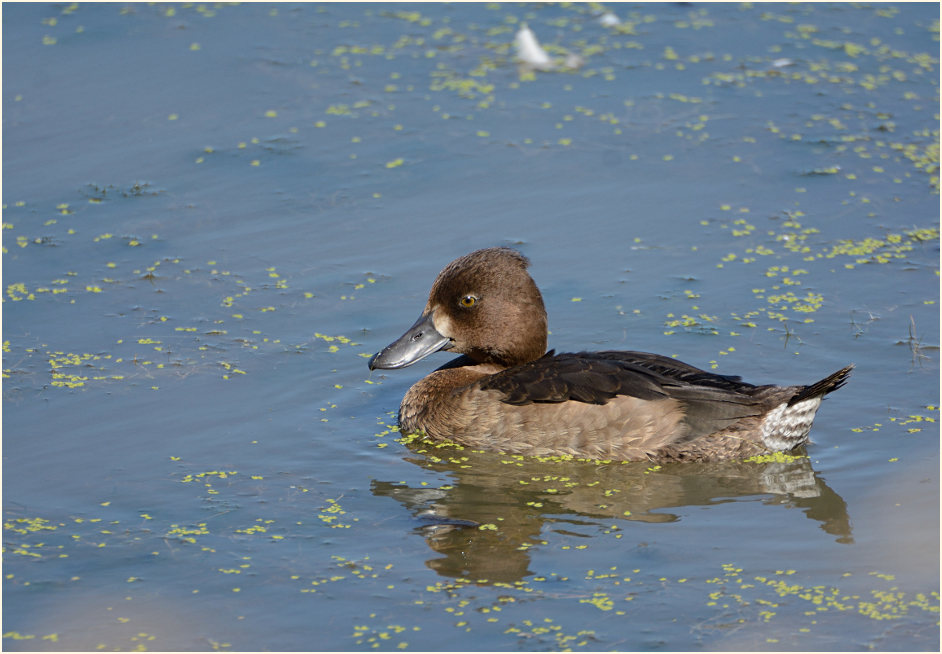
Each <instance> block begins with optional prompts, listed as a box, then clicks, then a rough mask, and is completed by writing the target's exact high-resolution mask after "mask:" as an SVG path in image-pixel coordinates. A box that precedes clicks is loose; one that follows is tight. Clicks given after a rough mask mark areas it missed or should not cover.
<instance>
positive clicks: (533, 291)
mask: <svg viewBox="0 0 942 654" xmlns="http://www.w3.org/2000/svg"><path fill="white" fill-rule="evenodd" d="M529 263H530V262H529V261H528V260H527V258H526V257H525V256H523V255H522V254H520V253H519V252H517V251H516V250H512V249H510V248H488V249H486V250H478V251H476V252H472V253H471V254H467V255H465V256H463V257H460V258H458V259H455V260H454V261H452V262H451V263H450V264H448V265H447V266H445V269H444V270H442V271H441V272H440V273H439V274H438V277H437V278H436V279H435V283H434V284H432V290H431V292H429V298H428V304H426V305H425V310H424V311H423V312H422V315H421V316H420V317H419V319H418V320H417V321H416V322H415V324H414V325H412V327H410V328H409V330H408V331H407V332H406V333H405V334H403V335H402V336H401V337H400V338H399V340H397V341H396V342H394V343H392V344H390V345H388V346H386V347H385V348H384V349H383V350H382V352H379V353H378V354H376V355H375V356H373V358H372V359H370V364H369V365H370V370H375V369H376V368H404V367H405V366H409V365H412V364H413V363H415V362H416V361H419V360H420V359H424V358H425V357H427V356H428V355H430V354H432V353H433V352H438V351H440V350H445V351H448V352H456V353H460V354H465V355H467V356H468V357H470V358H471V359H472V360H473V361H475V362H476V363H494V364H497V365H500V366H505V367H510V366H515V365H519V364H521V363H526V362H527V361H533V360H534V359H538V358H540V357H541V356H543V354H544V353H545V352H546V309H545V308H544V307H543V297H542V296H541V295H540V289H538V288H537V287H536V284H535V283H534V281H533V279H532V278H531V277H530V275H529V273H527V266H528V265H529Z"/></svg>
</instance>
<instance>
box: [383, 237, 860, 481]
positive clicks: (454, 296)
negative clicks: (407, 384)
mask: <svg viewBox="0 0 942 654" xmlns="http://www.w3.org/2000/svg"><path fill="white" fill-rule="evenodd" d="M529 264H530V262H529V260H528V259H527V258H526V257H525V256H524V255H523V254H521V253H520V252H519V251H517V250H515V249H513V248H508V247H492V248H486V249H482V250H477V251H475V252H471V253H470V254H467V255H464V256H462V257H459V258H458V259H455V260H454V261H452V262H451V263H450V264H448V265H447V266H445V268H444V269H443V270H442V271H441V272H440V273H439V274H438V277H436V279H435V281H434V283H433V284H432V288H431V291H430V292H429V297H428V302H427V303H426V305H425V309H424V310H423V311H422V314H421V315H420V316H419V319H418V320H416V321H415V323H414V324H413V325H412V326H411V327H410V328H409V329H408V330H407V331H406V332H405V333H404V334H403V335H402V336H401V337H400V338H398V339H397V340H395V341H394V342H392V343H391V344H389V345H388V346H386V347H385V348H383V349H382V350H381V351H380V352H378V353H376V354H375V355H374V356H372V357H371V358H370V360H369V368H370V370H377V369H381V370H393V369H398V368H404V367H406V366H411V365H413V364H414V363H416V362H418V361H421V360H422V359H424V358H425V357H427V356H430V355H432V354H434V353H436V352H440V351H444V352H452V353H456V354H458V355H459V356H458V357H457V358H455V359H453V360H451V361H450V362H448V363H446V364H445V365H443V366H441V367H440V368H438V369H437V370H435V371H434V372H432V373H430V374H429V375H428V376H426V377H424V378H422V379H420V380H419V381H418V382H416V383H415V384H414V385H413V386H412V387H411V388H410V389H409V390H408V391H407V392H406V394H405V396H404V397H403V399H402V403H401V405H400V407H399V428H400V431H402V432H404V433H407V434H411V433H414V434H421V435H423V436H424V437H426V438H428V439H430V440H432V441H436V442H438V441H442V442H451V443H455V444H458V445H461V446H465V447H470V448H472V449H482V450H493V451H497V452H501V453H505V454H519V455H525V456H535V457H569V458H576V459H592V460H612V461H653V462H659V463H660V462H673V461H691V462H695V461H700V462H703V461H721V460H731V459H747V458H751V457H756V456H762V455H771V454H774V453H776V452H787V451H790V450H793V449H795V448H798V447H800V446H802V445H804V444H805V443H807V442H808V437H809V436H808V435H809V432H810V430H811V426H812V423H813V421H814V417H815V414H816V412H817V410H818V408H819V407H820V406H821V401H822V399H823V398H824V396H825V395H827V394H828V393H831V392H832V391H835V390H837V389H838V388H840V387H841V386H843V385H844V384H845V383H846V382H847V380H848V378H849V376H850V374H851V371H852V370H853V368H854V366H853V364H851V365H848V366H846V367H844V368H841V369H840V370H838V371H837V372H835V373H833V374H831V375H828V376H827V377H825V378H824V379H822V380H821V381H818V382H815V383H813V384H810V385H807V386H776V385H760V386H756V385H752V384H748V383H746V382H744V381H742V379H741V378H740V377H735V376H728V375H720V374H715V373H712V372H707V371H705V370H701V369H699V368H696V367H694V366H692V365H688V364H686V363H683V362H681V361H679V360H677V359H674V358H672V357H667V356H663V355H659V354H650V353H647V352H633V351H600V352H574V353H560V354H557V353H556V352H555V351H554V350H549V351H547V338H548V331H547V315H546V308H545V306H544V304H543V296H542V295H541V293H540V290H539V288H538V287H537V285H536V283H535V282H534V281H533V278H532V277H531V276H530V274H529V272H528V271H527V268H528V267H529Z"/></svg>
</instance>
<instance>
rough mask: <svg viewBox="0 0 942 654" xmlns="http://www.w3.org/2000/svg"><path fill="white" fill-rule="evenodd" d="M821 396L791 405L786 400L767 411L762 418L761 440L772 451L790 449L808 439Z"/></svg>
mask: <svg viewBox="0 0 942 654" xmlns="http://www.w3.org/2000/svg"><path fill="white" fill-rule="evenodd" d="M820 406H821V398H820V397H813V398H811V399H809V400H803V401H801V402H798V403H796V404H793V405H791V406H788V403H787V402H783V403H782V404H779V405H778V406H777V407H775V408H774V409H772V410H771V411H769V412H768V413H767V414H766V416H765V419H763V420H762V426H761V430H762V442H763V443H765V446H766V447H768V448H769V449H770V450H773V451H781V450H790V449H792V448H793V447H797V446H798V445H801V444H802V443H804V442H805V441H807V440H808V432H810V431H811V424H812V423H813V422H814V414H815V413H816V412H817V410H818V407H820Z"/></svg>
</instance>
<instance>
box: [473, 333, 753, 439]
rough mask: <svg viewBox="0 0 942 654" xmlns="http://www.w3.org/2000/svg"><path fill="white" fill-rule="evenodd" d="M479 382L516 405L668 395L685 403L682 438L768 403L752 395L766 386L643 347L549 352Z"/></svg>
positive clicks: (710, 430)
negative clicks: (707, 369)
mask: <svg viewBox="0 0 942 654" xmlns="http://www.w3.org/2000/svg"><path fill="white" fill-rule="evenodd" d="M481 388H482V389H484V390H488V389H494V390H498V391H500V392H501V393H503V395H504V397H503V398H502V401H503V402H506V403H507V404H515V405H523V404H530V403H538V402H566V401H576V402H585V403H588V404H605V403H606V402H608V401H609V400H611V399H612V398H613V397H616V396H619V395H630V396H632V397H637V398H641V399H643V400H658V399H665V398H672V399H675V400H678V401H680V402H681V403H682V404H683V406H684V416H685V417H684V422H685V423H686V424H687V427H688V429H687V433H686V438H695V437H697V436H700V435H704V434H710V433H713V432H715V431H718V430H720V429H723V428H725V427H727V426H729V425H730V424H731V423H733V422H735V421H737V420H740V419H742V418H744V417H747V416H755V415H760V414H761V413H763V412H764V411H765V410H767V409H768V407H762V406H761V402H757V400H756V397H755V392H756V391H761V390H763V389H764V388H767V387H758V386H753V385H752V384H747V383H745V382H742V381H740V380H739V377H728V376H724V375H716V374H713V373H710V372H706V371H705V370H700V369H699V368H695V367H693V366H691V365H688V364H686V363H683V362H682V361H677V360H676V359H671V358H669V357H665V356H661V355H657V354H649V353H646V352H622V351H619V352H579V353H576V354H557V355H554V354H553V353H552V352H549V353H547V354H546V355H545V356H543V357H542V358H540V359H537V360H536V361H531V362H529V363H526V364H524V365H521V366H514V367H513V368H508V369H507V370H503V371H501V372H499V373H497V374H494V375H491V376H489V377H487V378H485V379H484V380H482V382H481Z"/></svg>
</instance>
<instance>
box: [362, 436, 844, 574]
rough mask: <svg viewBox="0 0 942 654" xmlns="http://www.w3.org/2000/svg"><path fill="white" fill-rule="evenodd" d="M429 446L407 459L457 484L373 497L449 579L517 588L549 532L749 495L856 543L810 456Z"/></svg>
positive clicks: (666, 516)
mask: <svg viewBox="0 0 942 654" xmlns="http://www.w3.org/2000/svg"><path fill="white" fill-rule="evenodd" d="M431 449H432V448H429V450H431ZM429 450H425V449H419V450H418V451H419V452H420V453H421V454H424V455H425V456H424V457H422V458H418V457H413V458H409V459H408V460H409V461H411V462H412V463H415V464H416V465H420V466H423V467H427V468H430V469H432V470H436V471H439V472H446V473H449V474H450V475H451V476H452V477H453V478H454V479H455V481H454V483H453V484H446V485H442V486H440V487H439V488H428V487H421V488H412V487H409V486H406V485H403V484H401V483H398V482H387V481H378V480H374V481H373V483H372V491H373V493H374V495H380V496H388V497H392V498H395V499H396V500H398V501H399V502H401V503H402V504H403V505H404V506H405V507H406V508H407V509H409V511H411V512H412V513H413V515H414V516H415V517H416V518H417V519H418V520H419V521H420V523H421V524H420V526H419V527H417V530H418V531H420V532H421V533H422V535H423V536H424V538H425V540H426V542H427V543H428V545H429V547H431V548H432V549H433V550H434V551H435V552H437V553H439V554H441V555H442V556H441V557H440V558H436V559H432V560H430V561H428V565H429V567H431V568H432V569H434V570H435V571H437V572H438V573H439V574H441V575H444V576H447V577H460V578H465V579H470V580H473V581H484V580H486V581H487V582H491V583H493V582H503V583H512V582H515V581H519V580H521V579H523V578H524V577H526V576H527V575H529V574H532V573H531V572H530V570H529V565H530V556H529V553H528V549H529V548H530V547H532V546H534V545H537V544H539V543H542V542H543V541H542V539H541V533H542V532H543V530H544V529H545V528H552V529H554V530H556V531H560V532H565V533H569V534H572V535H577V536H578V535H580V533H579V526H580V525H586V524H590V525H597V524H598V522H597V521H598V520H599V519H604V520H606V523H605V525H606V526H607V525H610V523H609V522H608V521H610V520H612V519H628V520H640V521H644V522H652V523H653V522H674V521H676V520H679V517H678V516H677V515H674V514H672V513H669V512H665V511H663V509H668V508H671V507H685V506H698V505H708V504H719V503H722V502H728V501H732V500H733V499H734V498H737V497H745V496H751V495H767V496H768V498H767V499H766V500H764V503H765V504H776V505H784V506H786V507H789V508H800V509H802V510H804V512H805V515H807V516H808V517H809V518H811V519H813V520H815V521H817V522H819V523H820V527H821V529H823V530H824V531H825V532H827V533H829V534H832V535H834V536H836V537H837V538H836V540H837V541H838V542H840V543H851V542H853V539H852V537H851V527H850V518H849V517H848V515H847V505H846V504H845V502H844V500H843V499H842V498H841V497H840V496H839V495H838V494H837V493H835V492H834V491H833V490H831V489H830V488H829V487H828V486H827V485H826V484H825V483H824V482H823V481H822V480H821V479H820V478H818V476H817V475H816V474H815V472H814V470H813V469H812V467H811V461H810V460H809V459H808V458H807V457H805V456H801V457H794V456H782V455H777V456H775V457H768V458H769V459H771V460H769V461H765V460H759V461H739V462H719V463H704V464H691V463H675V464H668V465H663V466H656V465H654V464H651V463H645V462H630V463H596V462H590V461H562V462H560V461H558V460H551V461H550V460H543V459H536V458H527V457H520V456H508V455H500V454H493V453H487V452H471V451H468V450H460V451H457V452H453V453H452V454H450V455H446V457H447V458H440V457H439V456H434V455H430V454H429V453H428V452H429ZM436 453H437V454H439V453H440V451H438V452H436ZM567 527H568V529H567ZM612 528H613V529H617V527H612Z"/></svg>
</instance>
